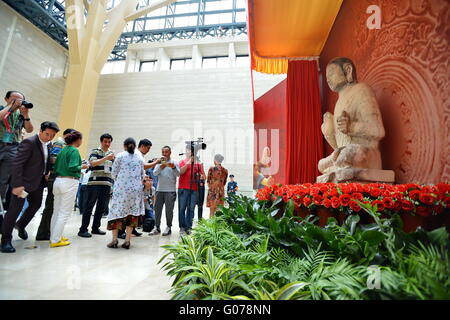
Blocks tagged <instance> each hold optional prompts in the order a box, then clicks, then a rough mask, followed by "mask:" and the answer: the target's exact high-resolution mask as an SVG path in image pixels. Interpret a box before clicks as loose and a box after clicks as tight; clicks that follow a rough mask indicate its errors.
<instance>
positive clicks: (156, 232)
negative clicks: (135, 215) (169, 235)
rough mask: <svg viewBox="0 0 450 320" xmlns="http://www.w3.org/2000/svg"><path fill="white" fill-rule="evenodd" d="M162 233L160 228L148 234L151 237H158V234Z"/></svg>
mask: <svg viewBox="0 0 450 320" xmlns="http://www.w3.org/2000/svg"><path fill="white" fill-rule="evenodd" d="M160 233H161V230H159V229H158V228H156V227H155V228H153V230H152V231H150V233H149V234H148V235H149V236H156V235H158V234H160Z"/></svg>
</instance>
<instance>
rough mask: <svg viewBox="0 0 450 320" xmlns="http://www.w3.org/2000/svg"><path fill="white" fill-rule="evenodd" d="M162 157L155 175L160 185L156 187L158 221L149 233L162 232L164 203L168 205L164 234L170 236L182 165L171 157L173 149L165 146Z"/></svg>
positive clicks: (158, 161)
mask: <svg viewBox="0 0 450 320" xmlns="http://www.w3.org/2000/svg"><path fill="white" fill-rule="evenodd" d="M161 152H162V157H161V158H160V159H158V160H157V161H156V162H157V165H156V167H155V170H154V174H155V176H157V177H158V187H157V188H156V201H155V213H156V221H155V228H154V229H153V231H152V232H150V234H149V235H151V236H153V235H157V234H160V233H161V229H160V225H161V216H162V210H163V207H164V205H165V206H166V222H167V228H166V230H165V231H164V233H163V234H162V235H163V236H168V235H169V234H171V233H172V231H171V228H172V220H173V208H174V206H175V201H176V199H177V189H176V188H177V187H176V184H177V177H178V176H179V175H180V167H179V166H178V163H176V162H175V161H173V160H172V159H171V158H170V155H171V154H172V149H171V148H170V147H169V146H165V147H163V148H162V150H161Z"/></svg>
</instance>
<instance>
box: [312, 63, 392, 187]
mask: <svg viewBox="0 0 450 320" xmlns="http://www.w3.org/2000/svg"><path fill="white" fill-rule="evenodd" d="M326 73H327V74H326V76H327V82H328V85H329V87H330V89H331V90H332V91H334V92H337V93H338V94H339V99H338V101H337V103H336V106H335V110H334V115H333V114H331V113H329V112H327V113H325V115H324V117H323V125H322V133H323V134H324V136H325V139H326V140H327V142H328V143H329V144H330V145H331V146H332V147H333V149H334V151H333V153H332V154H331V155H330V156H329V157H327V158H324V159H322V160H320V161H319V171H320V172H321V173H322V175H321V176H319V177H318V178H317V182H322V183H323V182H336V183H339V182H347V181H358V182H384V183H392V182H394V180H395V175H394V172H393V171H387V170H382V161H381V153H380V149H379V142H380V140H381V139H383V138H384V135H385V131H384V126H383V121H382V119H381V112H380V108H379V106H378V103H377V100H376V97H375V94H374V92H373V90H372V88H371V87H370V86H369V85H367V84H365V83H358V82H357V78H356V69H355V65H354V64H353V62H352V61H351V60H350V59H348V58H336V59H333V60H332V61H331V62H330V63H329V64H328V66H327V70H326Z"/></svg>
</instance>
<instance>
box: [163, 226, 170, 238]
mask: <svg viewBox="0 0 450 320" xmlns="http://www.w3.org/2000/svg"><path fill="white" fill-rule="evenodd" d="M171 233H172V230H171V229H170V228H169V227H167V228H166V230H164V233H163V234H162V235H163V236H164V237H165V236H168V235H169V234H171Z"/></svg>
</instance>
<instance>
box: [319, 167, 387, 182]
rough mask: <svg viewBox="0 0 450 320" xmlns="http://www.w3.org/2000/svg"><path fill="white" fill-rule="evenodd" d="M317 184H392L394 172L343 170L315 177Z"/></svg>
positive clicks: (357, 169)
mask: <svg viewBox="0 0 450 320" xmlns="http://www.w3.org/2000/svg"><path fill="white" fill-rule="evenodd" d="M317 182H318V183H326V182H333V183H343V182H360V183H394V182H395V172H394V171H392V170H378V169H359V168H343V169H336V170H334V171H332V172H329V173H327V174H324V175H322V176H319V177H317Z"/></svg>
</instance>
